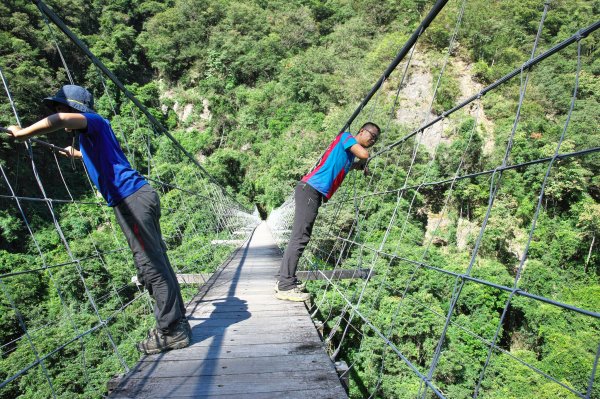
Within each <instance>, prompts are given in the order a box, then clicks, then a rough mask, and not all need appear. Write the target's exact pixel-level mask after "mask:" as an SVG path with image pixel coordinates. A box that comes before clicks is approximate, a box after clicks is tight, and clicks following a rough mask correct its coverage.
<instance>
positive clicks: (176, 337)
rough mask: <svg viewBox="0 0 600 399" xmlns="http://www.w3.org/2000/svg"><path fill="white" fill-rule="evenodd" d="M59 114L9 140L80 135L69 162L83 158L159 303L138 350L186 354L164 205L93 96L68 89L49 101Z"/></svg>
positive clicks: (186, 333)
mask: <svg viewBox="0 0 600 399" xmlns="http://www.w3.org/2000/svg"><path fill="white" fill-rule="evenodd" d="M44 103H45V104H46V105H47V106H48V107H49V108H50V109H52V110H54V111H56V113H55V114H53V115H50V116H49V117H47V118H44V119H42V120H40V121H38V122H36V123H34V124H33V125H31V126H28V127H26V128H23V129H21V128H19V127H18V126H10V127H8V132H9V135H11V136H12V137H14V138H16V139H19V140H25V139H27V138H30V137H33V136H37V135H41V134H47V133H51V132H54V131H57V130H61V129H65V130H67V131H71V130H76V131H78V132H79V146H80V149H81V151H78V150H76V149H75V148H72V147H71V146H69V147H67V148H65V154H66V155H67V156H70V157H75V158H83V162H84V164H85V167H86V169H87V171H88V174H89V176H90V179H91V180H92V182H93V183H94V185H95V186H96V187H97V188H98V190H99V191H100V193H101V194H102V196H103V197H104V199H105V200H106V202H107V203H108V206H110V207H112V208H113V210H114V212H115V216H116V218H117V221H118V222H119V225H120V226H121V230H122V231H123V233H124V234H125V237H126V238H127V242H128V244H129V247H130V248H131V251H132V252H133V257H134V263H135V266H136V269H137V275H138V280H139V281H140V282H141V283H142V284H143V285H144V286H145V287H146V289H147V290H148V292H149V293H150V295H151V296H152V298H153V299H154V301H155V303H154V317H155V318H156V328H153V329H152V330H150V332H149V333H148V336H147V337H146V339H145V340H143V341H142V342H140V343H138V345H137V348H138V350H139V351H141V352H143V353H145V354H154V353H160V352H162V351H165V350H169V349H179V348H184V347H186V346H188V345H189V343H190V336H191V328H190V325H189V323H188V321H187V319H186V316H185V304H184V302H183V299H182V297H181V291H180V288H179V284H178V283H177V278H176V276H175V272H174V271H173V268H172V267H171V264H170V262H169V258H168V257H167V248H166V245H165V243H164V241H163V240H162V235H161V231H160V222H159V220H160V200H159V198H158V195H157V194H156V192H155V191H154V190H153V189H152V187H151V186H150V185H149V184H148V182H147V181H146V179H144V177H143V176H141V175H140V174H139V173H138V172H137V171H136V170H135V169H133V168H132V167H131V165H130V164H129V161H127V158H126V157H125V155H124V154H123V150H121V147H120V146H119V143H118V141H117V138H116V137H115V134H114V132H113V131H112V128H111V126H110V123H109V122H108V121H107V120H106V119H104V118H102V117H101V116H100V115H98V114H97V113H96V112H95V111H94V109H93V106H94V99H93V97H92V94H91V93H90V92H88V91H87V90H86V89H85V88H83V87H81V86H76V85H66V86H63V87H62V88H61V89H60V90H59V91H58V92H57V93H56V95H55V96H53V97H48V98H45V99H44Z"/></svg>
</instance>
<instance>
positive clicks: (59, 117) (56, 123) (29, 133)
mask: <svg viewBox="0 0 600 399" xmlns="http://www.w3.org/2000/svg"><path fill="white" fill-rule="evenodd" d="M85 128H87V119H86V118H85V116H84V115H82V114H77V113H58V114H53V115H50V116H49V117H47V118H44V119H42V120H39V121H37V122H35V123H34V124H33V125H31V126H27V127H25V128H20V127H18V126H9V127H8V128H6V130H7V131H8V132H7V133H8V135H9V136H11V137H13V138H15V139H17V140H26V139H28V138H31V137H34V136H39V135H42V134H47V133H51V132H55V131H57V130H60V129H66V130H80V129H85Z"/></svg>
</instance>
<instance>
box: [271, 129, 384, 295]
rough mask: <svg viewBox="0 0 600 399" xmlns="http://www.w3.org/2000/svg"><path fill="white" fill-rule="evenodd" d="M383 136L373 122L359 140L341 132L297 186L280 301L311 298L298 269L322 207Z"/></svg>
mask: <svg viewBox="0 0 600 399" xmlns="http://www.w3.org/2000/svg"><path fill="white" fill-rule="evenodd" d="M379 133H380V129H379V126H377V125H376V124H374V123H372V122H368V123H365V124H364V125H363V126H362V127H361V128H360V130H359V131H358V134H357V135H356V137H354V136H352V134H350V133H349V132H341V133H340V134H338V135H337V137H336V138H335V139H334V140H333V141H332V142H331V144H330V145H329V147H328V148H327V150H326V151H325V154H323V156H322V157H321V159H320V160H319V163H318V164H317V166H316V167H315V168H314V169H313V170H312V171H311V172H310V173H309V174H307V175H306V176H304V177H303V178H302V181H300V182H299V183H298V185H297V186H296V190H295V192H294V201H295V204H296V210H295V213H294V224H293V227H292V234H291V236H290V241H289V242H288V246H287V248H286V250H285V253H284V255H283V260H282V262H281V267H280V269H279V279H278V281H277V286H276V288H275V297H276V298H278V299H282V300H286V301H298V302H301V301H306V300H308V299H309V298H310V296H309V295H308V294H307V293H305V292H302V286H301V283H300V282H299V281H298V279H297V278H296V269H297V268H298V261H299V260H300V257H301V256H302V253H303V252H304V248H305V247H306V245H307V244H308V241H309V240H310V236H311V234H312V228H313V225H314V223H315V219H316V218H317V213H318V211H319V207H320V206H321V204H322V202H323V201H327V200H329V199H330V198H331V196H332V195H333V193H335V191H336V190H337V189H338V188H339V187H340V185H341V184H342V181H344V178H345V177H346V174H347V173H348V172H349V171H350V169H352V168H356V167H357V166H359V165H364V163H363V162H359V163H353V162H354V159H355V157H356V158H359V159H361V160H363V161H364V160H366V159H368V158H369V152H368V151H367V150H366V149H367V148H369V147H371V146H372V145H373V144H375V142H376V141H377V139H378V138H379ZM359 167H360V166H359Z"/></svg>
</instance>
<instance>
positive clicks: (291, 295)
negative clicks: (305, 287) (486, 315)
mask: <svg viewBox="0 0 600 399" xmlns="http://www.w3.org/2000/svg"><path fill="white" fill-rule="evenodd" d="M275 298H277V299H281V300H283V301H292V302H304V301H308V300H309V299H310V294H308V293H306V292H302V291H301V290H299V289H298V287H294V288H292V289H291V290H285V291H284V290H280V289H278V290H277V292H276V293H275Z"/></svg>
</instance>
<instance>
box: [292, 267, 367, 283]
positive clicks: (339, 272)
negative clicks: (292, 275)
mask: <svg viewBox="0 0 600 399" xmlns="http://www.w3.org/2000/svg"><path fill="white" fill-rule="evenodd" d="M374 274H375V272H373V273H372V275H374ZM296 275H297V276H298V278H299V279H300V280H303V281H308V280H325V277H324V276H323V275H325V276H326V277H327V278H328V279H332V280H340V279H351V278H360V279H365V278H367V276H368V275H369V269H350V270H348V269H335V270H320V271H312V270H309V271H298V272H297V273H296Z"/></svg>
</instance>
